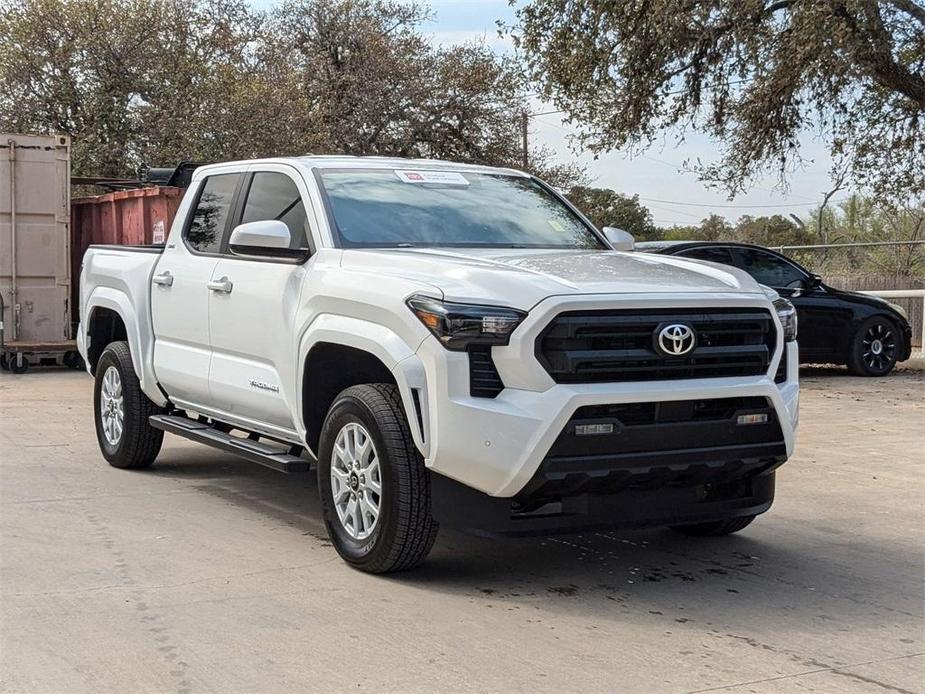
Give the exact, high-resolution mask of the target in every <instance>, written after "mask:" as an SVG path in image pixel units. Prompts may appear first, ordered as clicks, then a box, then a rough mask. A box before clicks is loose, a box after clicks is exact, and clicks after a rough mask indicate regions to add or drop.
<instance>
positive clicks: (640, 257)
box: [78, 156, 799, 572]
mask: <svg viewBox="0 0 925 694" xmlns="http://www.w3.org/2000/svg"><path fill="white" fill-rule="evenodd" d="M631 247H632V237H629V235H628V234H626V233H625V232H621V231H620V230H618V229H612V228H605V229H603V230H598V229H597V228H595V227H594V226H593V225H592V224H591V223H590V222H589V221H588V220H587V219H586V218H585V217H584V216H583V215H582V214H581V213H580V212H579V211H578V210H577V209H575V207H573V206H572V205H571V204H570V203H569V202H568V201H567V200H566V199H565V198H563V197H562V196H561V195H559V194H558V193H557V192H556V191H555V190H554V189H553V188H552V187H550V186H549V185H547V184H545V183H543V182H542V181H540V180H538V179H536V178H534V177H532V176H530V175H527V174H525V173H522V172H519V171H514V170H508V169H497V168H488V167H482V166H474V165H463V164H454V163H449V162H438V161H424V160H403V159H386V158H378V157H372V158H362V157H359V158H358V157H334V156H332V157H298V158H280V159H267V160H259V161H245V162H233V163H225V164H216V165H209V166H203V167H201V168H199V169H197V170H196V172H195V174H194V175H193V179H192V182H191V185H190V187H189V189H188V191H187V192H186V194H185V196H184V198H183V200H182V202H181V204H180V207H179V209H178V211H177V214H176V218H175V220H174V222H173V225H172V228H171V229H170V232H169V235H168V237H167V239H166V242H165V243H164V244H163V245H162V246H141V247H125V246H93V247H91V248H90V249H89V250H88V251H87V253H86V256H85V257H84V260H83V268H82V272H81V279H80V316H81V327H80V332H79V338H78V343H79V349H80V352H81V354H82V356H83V357H84V359H85V360H86V364H87V369H88V371H89V372H90V374H92V375H93V376H94V377H95V389H94V413H95V419H96V432H97V438H98V440H99V445H100V448H101V450H102V454H103V457H104V458H105V459H106V460H107V461H108V462H109V463H110V464H112V465H113V466H115V467H118V468H132V469H138V468H145V467H148V466H150V465H151V464H152V463H153V462H154V460H155V457H156V456H157V454H158V451H159V450H160V447H161V442H162V439H163V434H164V432H165V431H166V432H170V433H172V434H175V435H179V436H183V437H186V438H188V439H192V440H195V441H198V442H201V443H203V444H207V445H210V446H213V447H216V448H219V449H222V450H224V451H227V452H230V453H234V454H236V455H239V456H242V457H244V458H247V459H249V460H251V461H253V462H256V463H260V464H263V465H266V466H269V467H272V468H275V469H277V470H280V471H284V472H298V471H306V470H308V469H310V466H312V465H314V466H315V468H316V474H317V483H318V492H319V494H320V498H321V508H322V513H323V517H324V522H325V524H326V526H327V529H328V532H329V533H330V536H331V540H332V542H333V544H334V546H335V548H336V549H337V551H338V552H339V554H340V555H341V556H342V557H343V558H344V560H346V561H347V562H348V563H350V564H351V565H353V566H355V567H357V568H360V569H363V570H365V571H369V572H387V571H396V570H400V569H407V568H410V567H412V566H414V565H416V564H418V563H419V562H421V561H422V560H423V559H424V558H425V557H426V555H427V553H428V552H429V550H430V548H431V546H432V545H433V542H434V539H435V536H436V534H437V530H438V527H439V525H440V524H444V525H447V526H451V527H458V528H462V529H467V530H470V531H474V532H479V533H486V534H490V535H529V534H543V533H557V532H565V531H578V530H584V529H589V528H595V527H644V526H670V527H672V528H675V529H677V530H679V531H681V532H684V533H687V534H689V535H695V536H708V535H726V534H729V533H732V532H736V531H738V530H741V529H742V528H744V527H745V526H746V525H748V524H749V523H750V522H751V521H752V520H753V519H754V518H755V516H757V515H758V514H760V513H762V512H764V511H766V510H767V509H768V508H769V507H770V505H771V502H772V500H773V496H774V478H775V470H776V469H777V468H778V466H780V465H781V464H782V463H783V462H784V461H785V460H786V458H787V456H788V455H789V454H790V453H791V451H792V449H793V441H794V431H795V429H796V426H797V419H798V402H799V387H798V383H797V363H798V358H797V343H796V316H795V312H794V309H793V307H792V306H791V305H790V304H789V302H787V301H786V300H784V299H780V298H779V297H777V295H776V294H775V293H774V292H773V290H770V289H767V288H764V287H762V286H760V285H759V284H757V283H756V282H755V281H754V280H753V279H752V278H750V277H749V276H748V275H747V274H745V273H744V272H742V271H741V270H738V269H735V268H732V267H727V266H722V265H718V264H714V263H709V262H701V261H695V260H687V259H682V258H675V257H668V256H655V255H647V254H638V253H635V254H634V253H627V252H624V251H626V250H631Z"/></svg>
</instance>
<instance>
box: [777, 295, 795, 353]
mask: <svg viewBox="0 0 925 694" xmlns="http://www.w3.org/2000/svg"><path fill="white" fill-rule="evenodd" d="M774 310H775V311H777V318H778V319H779V320H780V324H781V327H783V329H784V342H791V341H793V340H796V339H797V310H796V309H795V308H794V307H793V304H791V303H790V302H789V301H787V300H786V299H784V298H783V297H781V298H779V299H775V300H774Z"/></svg>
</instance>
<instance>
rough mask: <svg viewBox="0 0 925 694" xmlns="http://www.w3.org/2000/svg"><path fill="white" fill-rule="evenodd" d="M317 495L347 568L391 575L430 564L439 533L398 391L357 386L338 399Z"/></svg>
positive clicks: (324, 440) (327, 427) (327, 428)
mask: <svg viewBox="0 0 925 694" xmlns="http://www.w3.org/2000/svg"><path fill="white" fill-rule="evenodd" d="M318 489H319V492H320V494H321V505H322V510H323V513H324V522H325V525H326V526H327V529H328V534H329V535H330V537H331V541H332V543H333V544H334V547H335V548H336V549H337V552H338V554H340V556H341V557H342V558H343V559H344V560H345V561H346V562H347V563H348V564H350V565H351V566H354V567H356V568H358V569H360V570H362V571H367V572H369V573H387V572H391V571H402V570H404V569H410V568H412V567H414V566H416V565H418V564H419V563H421V562H422V561H423V560H424V558H425V557H426V556H427V554H428V553H429V552H430V549H431V547H432V546H433V544H434V540H435V539H436V536H437V529H438V525H437V522H436V521H435V520H434V519H433V517H432V516H431V513H430V479H429V478H428V475H427V470H426V469H425V467H424V460H423V459H422V458H421V454H420V453H419V452H418V451H417V449H416V448H415V446H414V442H413V441H412V439H411V432H410V431H409V430H408V423H407V421H406V419H405V414H404V409H403V408H402V404H401V398H400V396H399V393H398V388H397V387H395V386H394V385H392V384H385V383H377V384H370V385H361V386H352V387H350V388H347V389H346V390H344V391H343V392H342V393H341V394H340V395H338V396H337V398H336V399H335V401H334V404H333V405H332V406H331V409H330V410H329V411H328V415H327V417H326V418H325V421H324V426H323V427H322V430H321V442H320V445H319V451H318Z"/></svg>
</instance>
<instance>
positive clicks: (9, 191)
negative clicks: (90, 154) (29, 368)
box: [0, 134, 74, 368]
mask: <svg viewBox="0 0 925 694" xmlns="http://www.w3.org/2000/svg"><path fill="white" fill-rule="evenodd" d="M69 223H70V140H69V138H68V137H67V136H63V135H53V136H41V135H15V134H0V297H2V303H3V316H2V319H3V323H2V326H3V327H2V339H3V344H2V346H0V354H2V356H3V357H4V358H5V359H9V358H12V357H13V356H14V355H16V354H19V355H20V358H19V365H20V368H22V361H21V359H22V357H21V355H22V354H23V353H25V354H26V355H32V357H33V358H37V357H40V356H44V355H43V354H42V353H56V352H60V353H61V354H63V353H64V351H66V350H73V349H74V343H73V341H72V338H73V326H72V320H71V307H70V302H71V272H72V270H71V253H70V251H71V244H70V234H69Z"/></svg>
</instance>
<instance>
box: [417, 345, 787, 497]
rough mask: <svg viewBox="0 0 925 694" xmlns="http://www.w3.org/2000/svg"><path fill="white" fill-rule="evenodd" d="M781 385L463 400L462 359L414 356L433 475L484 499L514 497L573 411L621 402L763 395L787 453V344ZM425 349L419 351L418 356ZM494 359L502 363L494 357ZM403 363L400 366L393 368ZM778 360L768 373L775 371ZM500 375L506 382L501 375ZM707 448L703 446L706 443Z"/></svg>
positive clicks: (680, 385) (508, 394)
mask: <svg viewBox="0 0 925 694" xmlns="http://www.w3.org/2000/svg"><path fill="white" fill-rule="evenodd" d="M782 351H783V353H784V356H783V358H786V359H787V366H788V368H787V380H786V381H785V382H783V383H775V382H774V379H773V376H771V375H765V376H761V377H752V378H704V379H686V380H679V381H658V382H644V383H641V382H629V383H594V384H557V385H553V386H551V387H549V388H548V389H546V390H542V391H533V390H526V389H518V388H513V387H507V388H505V389H504V390H503V391H502V392H501V393H500V395H498V396H497V397H496V398H493V399H489V398H474V397H470V396H469V395H468V384H469V371H468V362H467V358H466V355H465V354H463V353H455V352H448V351H446V350H444V349H443V348H442V347H441V346H440V345H439V344H437V343H436V340H427V341H425V343H424V345H422V347H421V350H420V351H419V356H420V357H421V361H422V362H423V363H424V370H425V373H426V375H427V377H426V384H427V386H426V390H425V389H422V390H421V391H420V395H419V397H420V399H421V403H422V408H421V409H422V419H424V420H426V421H425V425H424V434H425V436H424V439H425V446H424V448H423V451H422V452H423V453H424V456H425V462H426V465H427V467H428V468H430V469H431V470H432V471H433V472H435V473H438V474H440V475H442V476H445V477H448V478H450V479H452V480H455V481H457V482H460V483H462V484H463V485H465V486H468V487H472V488H473V489H475V490H477V491H480V492H482V493H484V494H487V495H489V496H495V497H514V496H516V495H517V494H518V493H519V492H521V491H522V490H523V489H524V487H525V486H527V484H528V483H529V482H530V481H531V479H532V478H533V477H534V475H535V474H536V472H537V470H538V469H539V468H540V466H541V465H542V464H543V462H544V460H545V459H546V457H547V455H548V453H549V451H550V449H551V448H552V446H553V444H554V442H555V441H556V439H557V437H558V436H559V435H560V433H561V432H562V430H563V428H564V427H565V426H566V424H567V423H568V421H569V420H570V419H571V418H572V417H573V416H574V414H575V412H576V411H577V410H578V409H579V408H581V407H586V406H594V405H610V404H619V403H642V402H664V401H678V400H706V399H721V398H731V397H761V398H766V399H767V401H768V402H769V403H770V406H771V407H772V408H773V411H774V412H775V414H776V419H777V421H778V422H779V424H780V429H781V435H782V442H783V446H782V448H783V450H782V454H783V455H784V456H785V457H787V456H790V455H791V453H792V451H793V445H794V433H795V430H796V427H797V423H798V420H799V384H798V381H797V378H798V356H797V347H796V344H795V343H787V344H786V345H785V349H784V350H782ZM421 352H424V354H421ZM499 361H500V360H499ZM399 366H401V365H399ZM776 368H777V359H776V358H775V362H774V364H772V368H771V370H770V373H771V374H773V373H775V372H776ZM499 371H500V372H501V375H502V377H503V378H505V383H506V384H507V383H509V381H508V380H507V379H506V375H505V373H504V370H503V368H502V366H501V364H500V363H499ZM704 445H705V446H709V441H705V442H704Z"/></svg>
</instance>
